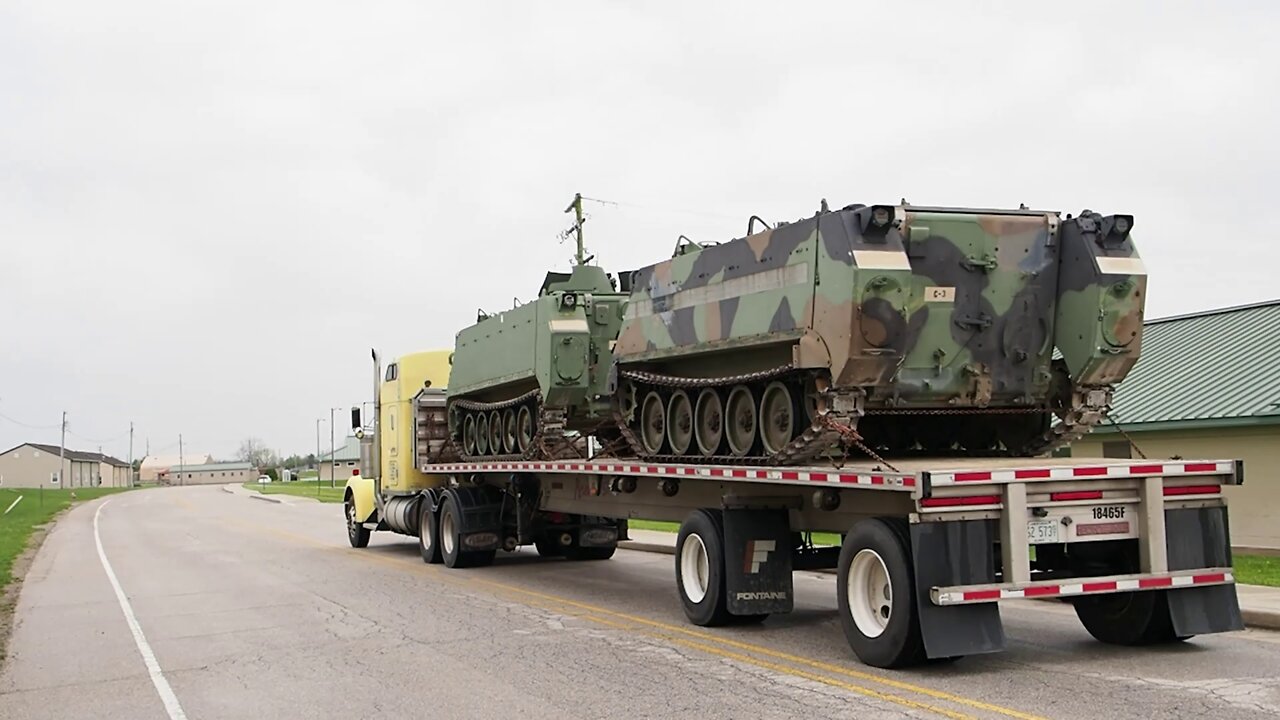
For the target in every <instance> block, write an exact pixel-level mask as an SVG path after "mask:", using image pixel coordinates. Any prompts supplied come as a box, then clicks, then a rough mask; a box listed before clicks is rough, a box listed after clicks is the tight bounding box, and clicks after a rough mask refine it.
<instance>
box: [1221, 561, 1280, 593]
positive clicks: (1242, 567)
mask: <svg viewBox="0 0 1280 720" xmlns="http://www.w3.org/2000/svg"><path fill="white" fill-rule="evenodd" d="M1232 560H1233V562H1232V564H1233V565H1234V566H1235V571H1236V572H1235V575H1236V582H1238V583H1243V584H1245V585H1269V586H1271V587H1280V557H1267V556H1265V555H1236V556H1235V557H1233V558H1232Z"/></svg>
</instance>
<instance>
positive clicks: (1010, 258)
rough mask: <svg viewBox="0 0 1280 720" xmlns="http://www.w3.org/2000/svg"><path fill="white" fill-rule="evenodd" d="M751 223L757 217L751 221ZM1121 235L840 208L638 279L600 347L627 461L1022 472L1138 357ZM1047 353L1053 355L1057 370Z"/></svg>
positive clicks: (1116, 225) (912, 210)
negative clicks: (984, 458)
mask: <svg viewBox="0 0 1280 720" xmlns="http://www.w3.org/2000/svg"><path fill="white" fill-rule="evenodd" d="M754 220H755V219H754V218H753V221H754ZM1132 227H1133V219H1132V217H1130V216H1127V215H1112V216H1107V217H1103V216H1101V215H1099V214H1097V213H1093V212H1089V211H1085V212H1084V213H1082V214H1081V215H1080V216H1079V217H1071V216H1067V218H1066V219H1065V220H1064V219H1062V218H1060V216H1059V215H1058V213H1055V212H1039V211H1031V210H1026V209H1017V210H986V209H968V208H930V207H915V206H911V205H908V204H906V203H905V202H904V203H903V204H901V205H898V206H887V205H875V206H869V207H868V206H862V205H851V206H848V207H846V208H843V209H841V210H839V211H828V210H827V209H826V207H825V202H824V203H823V209H822V210H821V211H819V212H818V213H817V214H815V215H814V216H813V217H810V218H806V219H803V220H800V221H798V222H794V223H789V224H780V225H779V226H778V227H776V228H771V229H769V228H766V229H764V230H763V231H762V232H756V233H752V232H751V230H752V229H753V228H751V227H749V228H748V236H746V237H744V238H740V239H736V240H732V241H729V242H726V243H723V244H718V245H709V246H700V245H696V244H692V243H690V244H687V245H684V246H681V247H679V248H678V249H677V253H676V255H675V257H673V258H671V259H670V260H667V261H665V262H662V263H658V264H656V265H653V266H650V267H646V268H644V269H642V270H639V271H637V272H636V273H635V275H634V277H633V280H632V288H633V290H632V294H631V299H630V302H629V304H628V306H627V311H626V317H625V319H624V321H623V324H622V327H621V330H620V333H619V335H618V340H617V345H616V347H615V348H614V360H615V362H616V378H615V382H616V388H615V392H616V394H617V396H618V412H619V415H618V421H619V425H620V427H621V429H622V431H623V435H624V437H625V438H626V439H627V440H628V441H629V443H630V445H631V449H632V451H633V452H635V453H636V454H637V455H640V456H643V457H646V458H652V459H667V460H670V459H672V458H684V457H690V456H692V457H695V458H700V459H704V460H710V461H733V462H740V461H743V460H758V461H767V462H769V463H770V464H794V463H797V462H803V461H808V460H813V459H816V458H818V457H820V456H823V455H824V454H826V453H828V452H830V451H831V450H832V449H833V448H835V447H836V446H838V445H841V444H845V445H848V444H853V445H856V446H858V447H859V448H860V449H861V450H863V451H865V452H867V453H869V454H872V455H873V456H874V455H875V454H877V453H891V454H894V455H910V454H927V455H1034V454H1040V453H1044V452H1046V451H1048V450H1051V449H1053V448H1054V447H1057V446H1059V445H1062V444H1064V443H1066V442H1069V441H1070V440H1072V439H1074V438H1076V437H1078V436H1080V435H1082V434H1083V433H1085V432H1087V431H1088V429H1089V428H1090V427H1091V426H1092V425H1094V424H1095V423H1097V422H1099V421H1100V420H1101V419H1102V418H1103V416H1104V413H1105V410H1106V407H1107V404H1108V403H1109V401H1110V398H1111V392H1112V388H1113V387H1114V385H1115V384H1116V383H1118V382H1120V381H1121V380H1123V379H1124V377H1125V375H1126V374H1127V373H1128V372H1129V370H1130V369H1131V368H1132V367H1133V365H1134V363H1135V362H1136V361H1137V359H1138V354H1139V348H1140V345H1141V338H1140V334H1141V330H1142V317H1143V303H1144V298H1145V289H1146V276H1145V270H1144V269H1143V266H1142V262H1141V260H1140V259H1139V257H1138V254H1137V251H1136V249H1135V248H1134V245H1133V242H1132V241H1131V239H1130V237H1129V233H1130V230H1131V228H1132ZM1055 349H1056V350H1057V355H1058V356H1057V357H1056V358H1055Z"/></svg>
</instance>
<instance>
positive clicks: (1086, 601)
mask: <svg viewBox="0 0 1280 720" xmlns="http://www.w3.org/2000/svg"><path fill="white" fill-rule="evenodd" d="M1166 592H1167V591H1165V590H1146V591H1143V592H1126V593H1112V594H1108V595H1094V596H1090V597H1080V598H1076V600H1075V602H1074V603H1073V604H1074V605H1075V607H1076V617H1078V618H1080V623H1081V624H1082V625H1084V629H1085V630H1088V631H1089V634H1090V635H1092V636H1093V637H1094V638H1095V639H1096V640H1098V641H1099V642H1104V643H1107V644H1110V645H1159V644H1163V643H1171V642H1179V641H1182V640H1186V639H1187V638H1188V637H1190V636H1179V635H1177V634H1176V633H1175V632H1174V630H1173V618H1172V617H1171V616H1170V615H1169V599H1168V596H1167V595H1166Z"/></svg>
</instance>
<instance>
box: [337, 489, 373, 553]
mask: <svg viewBox="0 0 1280 720" xmlns="http://www.w3.org/2000/svg"><path fill="white" fill-rule="evenodd" d="M342 512H343V514H344V515H346V517H347V542H350V543H351V547H353V548H362V547H368V546H369V530H368V529H367V528H366V527H365V526H364V523H362V522H360V521H359V520H357V519H356V502H355V498H353V497H352V496H351V493H347V496H346V498H344V499H343V501H342Z"/></svg>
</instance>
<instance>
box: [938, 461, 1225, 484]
mask: <svg viewBox="0 0 1280 720" xmlns="http://www.w3.org/2000/svg"><path fill="white" fill-rule="evenodd" d="M1235 472H1236V464H1235V462H1233V461H1230V460H1226V461H1223V460H1211V461H1205V462H1170V463H1134V464H1127V463H1123V464H1122V463H1117V464H1114V465H1075V466H1071V465H1067V466H1061V467H1040V468H1017V469H1013V470H975V471H957V472H937V473H930V474H929V481H930V482H931V483H932V485H933V486H934V487H937V486H939V485H963V484H965V483H980V482H1015V481H1033V480H1088V479H1091V478H1099V479H1100V478H1129V477H1142V476H1151V475H1157V476H1161V477H1177V476H1184V475H1235Z"/></svg>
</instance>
